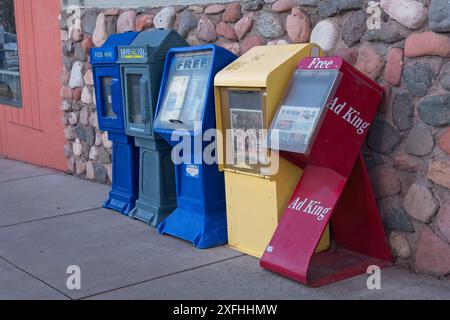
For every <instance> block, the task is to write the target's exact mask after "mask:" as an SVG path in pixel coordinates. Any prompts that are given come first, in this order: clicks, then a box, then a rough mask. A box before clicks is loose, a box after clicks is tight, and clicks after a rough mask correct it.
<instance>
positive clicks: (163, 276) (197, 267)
mask: <svg viewBox="0 0 450 320" xmlns="http://www.w3.org/2000/svg"><path fill="white" fill-rule="evenodd" d="M244 256H246V255H245V254H239V255H237V256H234V257H230V258H226V259H222V260H218V261H214V262H210V263H206V264H203V265H201V266H196V267H191V268H188V269H184V270H180V271H175V272H172V273H168V274H164V275H161V276H158V277H154V278H151V279H147V280H142V281H138V282H134V283H130V284H127V285H124V286H121V287H118V288H114V289H110V290H105V291H102V292H97V293H95V294H91V295H88V296H84V297H80V298H77V299H75V300H84V299H88V298H92V297H95V296H99V295H102V294H105V293H110V292H114V291H118V290H121V289H125V288H129V287H133V286H137V285H140V284H144V283H148V282H152V281H155V280H159V279H164V278H168V277H171V276H174V275H177V274H181V273H185V272H189V271H193V270H198V269H201V268H204V267H209V266H212V265H215V264H218V263H222V262H226V261H230V260H234V259H238V258H241V257H244Z"/></svg>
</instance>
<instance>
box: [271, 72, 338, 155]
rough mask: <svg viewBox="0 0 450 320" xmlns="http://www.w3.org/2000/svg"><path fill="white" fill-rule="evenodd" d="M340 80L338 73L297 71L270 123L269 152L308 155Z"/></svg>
mask: <svg viewBox="0 0 450 320" xmlns="http://www.w3.org/2000/svg"><path fill="white" fill-rule="evenodd" d="M340 78H341V73H340V72H339V71H338V70H317V69H312V70H307V69H297V70H296V71H295V72H294V75H293V77H292V80H291V82H290V84H289V87H288V90H287V93H286V95H285V97H284V100H283V102H282V103H281V105H280V107H279V109H278V111H277V114H276V115H275V117H274V120H273V121H272V125H271V128H270V131H269V145H270V148H272V149H275V150H283V151H290V152H295V153H301V154H308V153H309V151H310V149H311V146H312V144H313V142H314V138H315V136H316V134H317V132H318V131H319V129H320V126H321V123H322V120H323V117H324V115H325V112H326V109H327V105H328V102H329V100H330V98H331V97H332V96H333V95H334V92H335V88H336V87H337V84H338V83H339V81H340Z"/></svg>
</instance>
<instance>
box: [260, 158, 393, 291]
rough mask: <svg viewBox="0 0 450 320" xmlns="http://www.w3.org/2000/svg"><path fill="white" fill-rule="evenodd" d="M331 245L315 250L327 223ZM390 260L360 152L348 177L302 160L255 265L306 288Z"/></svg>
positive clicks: (330, 281)
mask: <svg viewBox="0 0 450 320" xmlns="http://www.w3.org/2000/svg"><path fill="white" fill-rule="evenodd" d="M329 222H331V227H332V230H333V234H334V237H335V241H336V247H335V248H331V249H329V250H326V251H322V252H319V253H315V249H316V247H317V244H318V242H319V239H320V237H321V235H322V234H323V232H324V230H325V228H326V226H327V224H328V223H329ZM392 262H393V259H392V256H391V253H390V250H389V247H388V246H387V243H386V239H385V235H384V229H383V225H382V223H381V218H380V216H379V213H378V209H377V206H376V201H375V197H374V195H373V191H372V188H371V185H370V182H369V177H368V174H367V170H366V167H365V164H364V160H363V158H362V156H361V154H360V155H359V156H358V159H357V161H356V163H355V166H354V168H353V171H352V173H351V175H350V177H344V176H341V175H339V174H338V173H336V172H335V171H333V170H331V169H328V168H324V167H319V166H314V165H307V166H306V167H305V171H304V173H303V176H302V178H301V180H300V182H299V184H298V186H297V188H296V190H295V192H294V194H293V196H292V198H291V200H290V202H289V205H288V207H287V209H286V212H285V214H284V216H283V218H282V219H281V221H280V224H279V225H278V228H277V230H276V231H275V233H274V235H273V238H272V240H271V241H270V243H269V245H268V246H267V249H266V251H265V252H264V255H263V257H262V258H261V262H260V264H261V267H263V268H265V269H269V270H271V271H274V272H276V273H279V274H281V275H284V276H286V277H288V278H291V279H294V280H296V281H298V282H301V283H303V284H306V285H308V286H312V287H318V286H323V285H326V284H329V283H332V282H336V281H339V280H342V279H346V278H350V277H352V276H355V275H358V274H362V273H365V272H366V270H367V267H369V266H371V265H375V266H377V267H379V268H384V267H387V266H390V265H391V264H392Z"/></svg>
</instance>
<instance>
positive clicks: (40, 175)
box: [0, 172, 65, 184]
mask: <svg viewBox="0 0 450 320" xmlns="http://www.w3.org/2000/svg"><path fill="white" fill-rule="evenodd" d="M59 174H65V173H64V172H53V173H44V174H38V175H36V176H29V177H21V178H16V179H9V180H5V181H0V184H2V183H8V182H16V181H20V180H26V179H33V178H39V177H45V176H56V175H59Z"/></svg>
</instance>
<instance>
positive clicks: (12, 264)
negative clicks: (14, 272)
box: [0, 256, 73, 300]
mask: <svg viewBox="0 0 450 320" xmlns="http://www.w3.org/2000/svg"><path fill="white" fill-rule="evenodd" d="M0 259H2V260H3V261H5V262H6V263H8V264H9V265H11V266H13V267H14V268H16V269H18V270H20V271H22V272H23V273H25V274H27V275H29V276H30V277H32V278H33V279H35V280H37V281H39V282H40V283H42V284H44V285H45V286H47V287H49V288H51V289H53V290H55V291H57V292H58V293H60V294H62V295H63V296H65V297H66V298H68V299H69V300H73V298H72V297H71V296H69V295H67V294H66V293H64V292H63V291H61V290H59V289H57V288H55V287H54V286H52V285H51V284H49V283H47V282H45V281H44V280H42V279H39V278H38V277H37V276H35V275H34V274H32V273H30V272H28V271H26V270H25V269H23V268H21V267H19V266H18V265H16V264H14V263H12V262H11V261H9V260H8V259H6V258H4V257H2V256H0Z"/></svg>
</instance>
